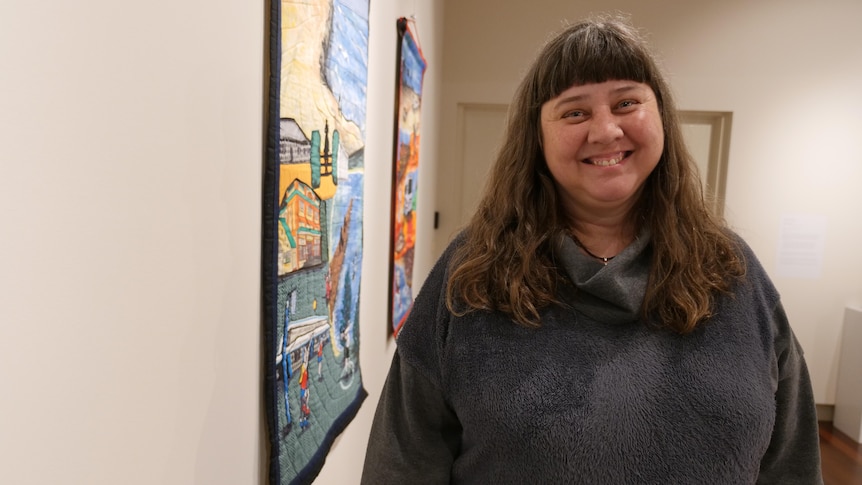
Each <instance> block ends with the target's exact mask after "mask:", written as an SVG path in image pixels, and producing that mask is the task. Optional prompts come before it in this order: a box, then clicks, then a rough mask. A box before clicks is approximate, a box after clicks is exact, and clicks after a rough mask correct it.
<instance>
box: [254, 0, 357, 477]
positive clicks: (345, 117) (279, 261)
mask: <svg viewBox="0 0 862 485" xmlns="http://www.w3.org/2000/svg"><path fill="white" fill-rule="evenodd" d="M271 7H272V9H271V17H270V76H269V88H270V89H269V111H268V115H269V118H268V120H269V121H268V122H269V126H268V132H267V149H266V163H265V173H264V194H263V196H264V203H263V256H262V264H263V268H262V275H263V281H262V291H263V308H264V317H263V320H264V339H265V342H264V345H265V351H264V354H265V362H264V367H265V377H264V379H265V385H264V388H265V400H266V414H267V426H268V431H269V442H270V457H269V481H270V483H271V484H284V483H310V482H311V481H312V480H313V479H314V478H315V477H316V476H317V474H318V473H319V472H320V469H321V467H322V466H323V462H324V460H325V458H326V455H327V453H328V452H329V449H330V447H331V446H332V443H333V441H334V440H335V438H336V436H338V435H339V434H340V433H341V432H342V431H343V430H344V428H345V427H346V426H347V424H348V423H349V422H350V421H351V420H352V419H353V418H354V416H355V415H356V412H357V411H358V410H359V406H360V405H361V404H362V401H363V400H364V399H365V397H366V392H365V389H364V388H363V386H362V379H361V373H360V370H359V321H358V315H359V290H360V279H361V274H360V269H361V266H362V211H363V178H364V160H363V149H364V140H365V108H366V106H365V92H366V80H367V60H368V7H369V5H368V0H296V1H289V0H273V2H272V6H271Z"/></svg>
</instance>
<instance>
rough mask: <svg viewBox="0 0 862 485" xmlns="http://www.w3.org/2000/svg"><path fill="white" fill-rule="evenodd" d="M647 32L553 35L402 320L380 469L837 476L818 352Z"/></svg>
mask: <svg viewBox="0 0 862 485" xmlns="http://www.w3.org/2000/svg"><path fill="white" fill-rule="evenodd" d="M675 112H676V108H675V106H674V104H673V101H672V99H671V96H670V91H669V89H668V86H667V85H666V83H665V81H664V79H663V77H662V75H661V73H660V72H659V70H658V68H657V66H656V63H655V62H654V60H653V59H652V57H651V55H650V54H649V52H648V50H647V48H646V47H645V43H644V42H643V41H642V40H641V39H640V37H639V36H638V35H637V33H636V32H635V31H634V30H633V29H632V28H631V27H629V26H627V25H626V24H625V23H623V22H620V21H618V20H614V19H610V20H590V21H586V22H582V23H579V24H577V25H573V26H571V27H569V28H568V29H566V30H565V31H564V32H562V33H561V34H559V35H558V36H557V37H556V38H555V39H553V40H552V41H551V42H550V43H549V44H548V45H546V47H545V48H544V50H543V51H542V52H541V53H540V55H539V56H538V58H537V60H536V61H535V63H534V64H533V66H532V68H531V69H530V71H529V72H528V74H527V76H526V78H525V79H524V81H523V82H522V83H521V85H520V87H519V89H518V91H517V93H516V95H515V99H514V101H513V104H512V108H511V111H510V116H509V118H510V119H509V123H508V127H507V133H506V136H505V143H504V146H503V147H502V148H501V150H500V153H499V155H498V158H497V162H496V164H495V167H494V170H493V172H492V174H491V178H490V181H489V185H488V188H487V189H486V193H485V195H484V198H483V200H482V202H481V204H480V207H479V209H478V210H477V212H476V214H475V215H474V217H473V219H472V220H471V221H470V223H469V225H468V227H467V229H466V230H465V231H464V233H463V234H462V235H460V236H459V237H458V238H456V240H455V242H453V244H452V245H451V246H450V247H449V248H448V249H447V251H446V252H445V254H444V255H443V256H442V258H441V260H440V261H439V262H438V263H437V265H436V266H435V268H434V269H433V270H432V272H431V274H430V275H429V277H428V279H427V281H426V282H425V285H424V286H423V289H422V291H421V292H420V293H419V295H418V296H417V299H416V302H415V304H414V307H413V310H412V312H411V315H410V318H409V319H408V321H407V322H406V323H405V324H404V326H403V328H402V330H401V332H400V334H399V337H398V351H397V353H396V355H395V357H394V360H393V362H392V367H391V369H390V373H389V376H388V378H387V382H386V385H385V388H384V390H383V395H382V396H381V400H380V403H379V405H378V409H377V414H376V416H375V420H374V425H373V429H372V433H371V437H370V440H369V445H368V452H367V455H366V462H365V470H364V472H363V483H586V484H629V483H631V484H646V483H656V484H658V483H661V484H670V483H673V484H688V483H691V484H695V483H696V484H704V483H709V484H743V483H770V484H771V483H775V484H812V483H822V480H821V478H820V465H819V463H820V455H819V449H818V446H819V445H818V437H817V421H816V415H815V408H814V402H813V397H812V392H811V385H810V381H809V377H808V373H807V370H806V366H805V362H804V360H803V357H802V351H801V349H800V347H799V345H798V343H797V342H796V340H795V338H794V336H793V333H792V331H791V330H790V327H789V325H788V322H787V319H786V317H785V314H784V311H783V310H782V307H781V303H780V301H779V297H778V294H777V292H776V290H775V288H774V286H773V285H772V283H771V282H770V281H769V278H768V277H767V275H766V274H765V272H764V270H763V268H762V267H761V266H760V264H759V263H758V262H757V259H756V258H755V256H754V255H753V254H752V252H751V250H750V249H749V248H748V246H747V245H745V243H744V242H743V241H742V240H740V239H739V238H738V237H737V236H735V235H734V234H733V233H732V232H731V231H729V230H728V229H727V228H726V227H725V225H724V223H723V222H722V221H721V220H720V219H719V218H718V217H716V216H715V215H714V214H711V213H710V211H709V210H708V209H707V206H706V204H705V203H704V200H703V196H702V193H701V190H700V182H699V180H698V178H697V174H696V171H695V169H694V168H693V163H692V161H691V157H690V155H689V154H688V152H687V151H686V149H685V146H684V143H683V140H682V136H681V134H680V128H679V123H678V121H677V119H676V117H675Z"/></svg>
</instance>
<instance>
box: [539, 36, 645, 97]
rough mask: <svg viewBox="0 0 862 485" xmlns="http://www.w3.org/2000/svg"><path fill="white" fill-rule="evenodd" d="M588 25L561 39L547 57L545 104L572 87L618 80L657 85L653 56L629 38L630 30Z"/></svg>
mask: <svg viewBox="0 0 862 485" xmlns="http://www.w3.org/2000/svg"><path fill="white" fill-rule="evenodd" d="M606 27H607V26H596V25H587V26H584V27H583V28H581V29H578V30H575V31H573V32H571V33H570V34H569V35H568V36H565V37H564V38H562V39H560V41H559V43H558V44H557V45H556V46H554V47H555V48H554V47H552V48H551V49H550V52H548V54H549V57H550V58H548V59H546V60H545V61H546V66H548V69H547V70H546V75H547V77H546V78H545V79H544V81H545V82H544V83H542V84H543V85H544V86H545V88H546V89H547V91H545V92H544V93H542V94H544V96H542V98H544V99H540V102H541V103H544V102H546V101H548V100H549V99H553V98H555V97H556V96H558V95H559V94H560V93H562V92H563V91H565V90H566V89H568V88H570V87H572V86H580V85H584V84H593V83H602V82H605V81H612V80H618V79H626V80H631V81H636V82H641V83H645V84H649V85H650V86H652V85H653V84H654V82H653V81H654V79H653V75H652V74H651V72H652V70H651V69H650V67H651V66H650V58H649V55H648V54H647V53H646V52H643V51H642V50H641V49H638V48H637V45H638V44H636V43H633V42H632V39H629V38H628V35H627V34H628V33H627V32H622V31H618V30H616V29H612V28H606Z"/></svg>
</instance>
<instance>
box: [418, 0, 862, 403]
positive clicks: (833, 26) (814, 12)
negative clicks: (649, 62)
mask: <svg viewBox="0 0 862 485" xmlns="http://www.w3.org/2000/svg"><path fill="white" fill-rule="evenodd" d="M609 11H610V12H613V11H619V12H624V13H628V14H630V15H631V19H632V22H633V23H634V24H635V25H637V26H638V27H641V28H642V29H644V30H645V31H646V32H647V33H648V36H649V37H648V38H649V40H650V42H651V43H652V45H653V46H654V48H655V49H656V51H657V52H658V53H659V55H660V57H661V60H662V63H663V65H664V68H665V70H666V72H667V73H668V77H669V79H670V82H671V84H672V86H673V88H674V90H675V92H676V95H677V103H678V106H679V108H680V109H683V110H705V111H732V112H733V122H732V131H731V135H730V157H729V166H728V179H727V194H726V208H725V215H726V217H727V219H728V221H729V223H730V224H731V226H732V227H733V228H734V229H736V230H737V231H738V232H739V233H740V234H741V235H742V236H743V237H744V238H745V239H746V240H747V241H748V242H749V244H750V245H751V246H752V247H753V248H754V250H755V252H756V253H757V254H758V256H759V258H760V259H761V260H762V262H763V264H764V265H765V267H766V269H767V271H769V272H770V273H771V274H772V276H773V279H774V281H775V283H776V285H777V286H778V288H779V290H780V291H781V293H782V296H783V300H784V304H785V307H786V309H787V312H788V315H789V317H790V321H791V324H792V326H793V329H794V331H795V332H796V335H797V337H798V338H799V341H800V342H801V344H802V347H803V349H804V351H805V353H806V357H807V360H808V365H809V368H810V371H811V375H812V379H813V385H814V391H815V397H816V399H817V402H818V403H820V404H833V403H834V399H835V383H836V374H837V363H838V355H837V351H838V348H839V345H838V344H839V340H840V335H841V325H842V318H843V315H844V308H845V305H855V306H859V305H862V253H860V252H859V251H858V248H859V247H860V246H862V222H860V221H862V219H860V217H859V215H858V213H857V212H858V208H859V207H862V191H860V190H859V187H860V186H862V159H860V155H859V153H860V150H859V143H860V142H859V136H858V134H859V133H862V115H860V113H862V91H860V90H859V89H858V80H859V79H860V78H862V51H860V50H859V49H857V48H856V46H858V45H860V44H862V31H860V30H859V29H858V28H856V27H855V21H856V19H859V18H862V3H860V2H858V1H853V0H826V1H823V2H816V3H815V2H809V1H806V0H790V1H781V2H779V1H763V2H747V1H743V0H731V1H727V2H706V1H703V2H690V1H682V0H660V1H656V2H640V1H636V0H613V1H596V0H587V1H583V2H568V1H563V0H536V1H531V2H507V3H506V6H505V8H503V7H501V6H500V4H499V3H498V2H492V1H490V0H450V1H447V2H446V15H445V22H444V38H445V42H444V48H443V58H444V82H443V87H442V90H443V100H444V104H443V107H442V109H441V118H440V120H441V122H442V126H443V129H442V130H441V132H440V135H441V139H443V140H454V139H457V129H458V126H457V108H458V105H459V103H492V104H496V103H508V101H509V99H510V98H511V96H512V93H513V92H514V89H515V86H516V84H517V83H518V81H519V79H520V76H521V75H522V74H523V73H524V71H525V70H526V69H527V67H528V64H529V62H530V61H531V60H532V58H533V55H534V54H535V52H536V51H537V49H538V48H539V46H540V45H541V44H542V43H543V42H544V41H546V40H547V39H548V38H549V36H550V35H551V33H552V32H555V31H557V30H559V29H560V28H561V27H562V26H563V25H564V24H565V23H566V22H567V21H576V20H577V19H579V18H581V17H583V16H585V15H588V14H591V13H598V12H609ZM669 12H672V14H669ZM515 34H517V35H515ZM455 150H457V147H456V145H455V144H451V143H444V144H442V145H441V153H440V163H439V170H440V171H441V173H446V172H448V171H452V170H454V169H456V168H457V167H452V165H451V164H452V161H453V160H457V159H458V156H457V155H458V154H457V153H456V151H455ZM450 190H453V191H455V193H456V194H457V193H460V186H458V181H457V180H453V183H452V184H450V185H447V186H445V187H444V186H443V185H441V186H440V192H439V193H440V194H441V197H439V198H438V206H439V207H440V212H441V216H440V220H441V229H440V230H439V231H438V232H437V233H436V235H435V247H436V248H437V251H440V250H442V248H443V247H444V246H445V244H446V242H447V241H448V240H449V238H451V236H452V234H454V232H455V231H456V230H457V224H456V221H455V219H457V217H453V214H454V215H457V213H458V206H457V203H458V200H457V198H451V197H450V198H445V197H442V194H444V193H448V191H450ZM789 218H797V219H799V220H803V221H808V220H812V221H814V223H812V224H811V227H812V228H814V229H812V232H813V233H814V234H815V235H817V234H819V235H821V236H822V241H823V243H824V247H823V250H822V252H821V254H822V262H820V263H819V264H817V265H814V266H815V267H816V268H819V272H818V273H817V274H815V275H809V276H805V277H799V276H784V274H785V273H786V272H783V271H782V270H783V269H786V268H785V267H783V266H782V264H781V262H780V261H779V256H780V255H781V252H780V250H779V249H780V247H785V246H780V245H781V243H782V240H780V233H781V228H782V221H786V220H788V219H789Z"/></svg>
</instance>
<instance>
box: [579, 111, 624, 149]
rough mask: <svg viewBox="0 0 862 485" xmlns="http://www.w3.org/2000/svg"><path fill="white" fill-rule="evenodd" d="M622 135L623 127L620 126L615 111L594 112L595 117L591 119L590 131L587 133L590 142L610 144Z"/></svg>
mask: <svg viewBox="0 0 862 485" xmlns="http://www.w3.org/2000/svg"><path fill="white" fill-rule="evenodd" d="M622 136H623V129H622V128H621V127H620V124H619V120H618V119H617V117H616V116H615V115H614V114H613V113H610V112H607V111H597V112H594V113H593V117H592V119H591V120H590V131H589V133H588V134H587V141H588V142H589V143H596V144H599V145H603V144H608V143H611V142H613V141H616V140H617V139H619V138H620V137H622Z"/></svg>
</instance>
